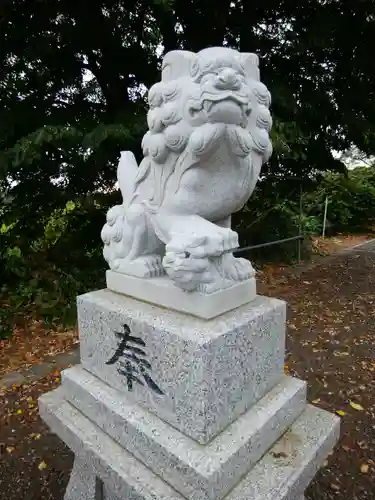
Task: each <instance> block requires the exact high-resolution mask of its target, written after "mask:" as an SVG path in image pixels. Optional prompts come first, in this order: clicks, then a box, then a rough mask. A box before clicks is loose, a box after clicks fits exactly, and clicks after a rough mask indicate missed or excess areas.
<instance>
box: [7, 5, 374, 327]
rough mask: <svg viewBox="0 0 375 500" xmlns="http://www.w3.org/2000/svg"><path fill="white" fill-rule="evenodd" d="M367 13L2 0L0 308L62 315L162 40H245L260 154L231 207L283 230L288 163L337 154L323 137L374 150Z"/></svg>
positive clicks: (304, 175)
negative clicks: (266, 142)
mask: <svg viewBox="0 0 375 500" xmlns="http://www.w3.org/2000/svg"><path fill="white" fill-rule="evenodd" d="M374 27H375V16H374V11H373V2H372V0H304V1H303V2H295V1H294V0H293V1H292V0H262V1H260V0H251V1H250V0H234V1H233V0H215V1H214V0H147V1H146V0H136V1H133V2H127V1H125V0H79V1H76V2H72V1H70V0H3V1H2V2H1V5H0V102H1V107H0V197H1V198H0V201H1V207H0V216H1V234H0V237H1V248H0V259H1V262H0V268H1V276H0V279H1V283H2V285H3V292H4V293H5V294H6V296H7V299H6V300H7V304H8V305H9V300H11V302H12V307H11V308H7V307H3V308H2V312H1V313H0V314H2V315H3V317H5V316H7V317H12V318H13V317H14V314H13V311H14V310H17V311H19V312H20V313H21V314H22V315H24V314H25V313H26V312H27V310H28V309H27V308H28V307H30V306H31V307H33V308H35V306H36V307H37V309H38V311H39V312H41V313H42V314H43V315H44V316H45V317H49V318H50V319H51V320H53V319H54V318H55V317H59V318H60V319H61V318H62V316H66V317H70V312H72V311H74V306H72V305H71V297H72V296H74V294H75V293H79V292H80V291H82V290H84V289H85V288H87V287H93V286H100V285H101V280H102V278H103V272H102V271H103V268H104V263H103V260H102V258H101V255H100V240H99V233H100V227H101V225H102V224H103V220H104V212H105V210H106V208H107V207H108V205H110V204H113V201H114V199H116V197H117V193H116V192H113V191H112V187H113V185H114V182H115V167H116V162H117V159H118V157H119V152H120V151H121V150H122V149H131V150H133V151H134V152H135V153H136V154H137V155H138V156H139V154H140V139H141V137H142V134H143V133H144V131H145V129H146V124H145V109H146V99H145V90H146V89H147V87H149V86H150V84H152V83H153V82H155V81H157V80H158V78H159V71H160V57H161V55H162V52H163V50H164V51H169V50H172V49H176V48H184V49H189V50H199V49H201V48H203V47H206V46H209V45H222V44H225V45H228V46H231V47H235V48H238V49H240V50H242V51H253V52H256V53H258V54H259V55H260V58H261V73H262V79H263V80H264V82H265V83H266V84H267V85H268V86H269V88H270V90H271V92H272V95H273V107H272V113H273V116H274V120H275V124H274V128H273V132H272V134H273V142H274V147H275V154H274V155H273V157H272V159H271V161H270V162H269V164H268V165H267V166H266V167H265V169H264V173H265V176H264V179H263V181H262V185H261V187H260V188H259V190H258V194H257V196H256V197H255V199H254V200H253V201H251V202H250V205H249V207H248V209H247V211H245V212H243V213H242V214H240V215H239V216H238V217H237V223H238V224H239V229H240V230H241V231H242V233H243V241H248V240H250V239H251V240H252V241H258V240H260V241H264V240H266V239H267V238H268V236H267V234H266V228H267V227H269V228H270V229H269V231H270V235H279V234H278V233H277V231H278V232H279V233H280V235H281V236H285V233H286V232H293V231H294V230H295V228H296V225H297V226H298V224H299V223H300V221H298V222H296V219H295V216H294V215H293V216H292V217H289V216H287V215H286V212H285V211H284V208H282V209H281V208H278V209H276V208H275V206H277V207H278V206H279V199H285V198H287V197H288V193H290V192H291V191H293V190H294V189H295V185H296V183H297V184H298V186H299V184H300V181H299V180H298V181H296V179H302V181H301V182H302V184H303V190H304V191H309V190H310V185H311V183H314V179H315V178H316V174H317V173H318V172H322V171H327V170H329V171H336V172H339V171H340V170H342V167H343V165H342V164H341V162H340V161H338V160H335V159H334V158H333V156H332V153H331V152H332V150H336V151H343V150H345V149H347V148H348V147H349V146H351V145H353V144H354V145H355V146H357V147H358V148H359V149H360V150H361V151H362V152H364V154H367V155H371V154H374V152H375V134H374V132H375V99H374V90H375V65H374V58H373V54H372V53H371V51H370V50H369V47H371V46H372V44H373V40H374V35H375V29H374ZM335 179H336V178H335V177H332V178H325V184H324V185H325V186H326V187H325V188H323V187H322V188H321V191H320V193H321V194H320V195H319V196H320V197H321V198H324V192H323V191H324V189H326V190H329V189H330V188H329V183H330V182H331V181H332V182H336V181H335ZM346 182H347V181H345V182H344V181H342V187H341V188H340V189H341V191H340V192H341V194H342V204H344V205H345V204H346V203H347V198H345V196H348V197H349V198H350V197H351V194H353V192H352V191H350V189H351V188H350V187H348V185H347V184H346ZM298 189H299V187H297V191H296V192H297V193H298ZM314 189H315V187H314ZM340 189H339V190H340ZM344 192H346V195H344ZM349 192H350V193H351V194H348V193H349ZM356 196H357V197H358V199H359V198H360V199H361V202H360V206H361V207H363V210H364V211H366V203H367V202H366V198H365V196H364V195H362V194H361V193H359V192H358V193H356ZM291 198H292V199H291V200H290V202H291V203H292V204H293V206H294V208H295V206H298V203H299V202H298V195H297V196H296V198H295V200H294V198H293V196H292V197H291ZM344 198H345V199H344ZM350 199H351V198H350ZM319 200H320V198H319ZM367 201H368V200H367ZM331 206H333V205H331ZM272 207H273V209H272V210H271V211H270V209H271V208H272ZM288 210H289V209H288ZM358 210H360V209H358ZM264 213H267V214H270V215H267V216H264ZM276 213H279V216H278V217H276V215H275V214H276ZM333 213H334V212H333V210H332V214H333ZM336 213H337V215H336V216H335V217H336V218H335V219H334V218H333V215H332V222H333V223H334V224H336V223H337V224H338V222H337V221H338V217H339V216H340V213H343V211H342V209H341V208H338V207H337V210H336ZM262 214H263V215H262ZM362 215H363V213H362ZM259 216H261V219H262V225H261V226H260V225H259V224H258V225H257V223H256V222H254V220H257V218H259ZM312 216H314V213H313V212H312ZM254 217H255V219H254ZM266 221H267V224H266V223H265V222H266ZM309 224H310V225H311V219H310V222H309V223H308V224H307V226H308V225H309ZM340 224H341V222H340ZM250 226H251V227H250ZM307 226H306V227H307ZM10 290H11V291H12V293H11V294H9V291H10ZM9 297H10V298H9ZM67 297H68V298H67ZM9 311H11V312H9ZM0 321H1V316H0ZM3 323H4V322H3ZM4 324H5V323H4Z"/></svg>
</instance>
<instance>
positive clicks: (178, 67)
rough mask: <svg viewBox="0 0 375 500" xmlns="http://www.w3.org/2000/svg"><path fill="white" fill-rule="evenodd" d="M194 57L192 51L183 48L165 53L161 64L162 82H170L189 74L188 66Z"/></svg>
mask: <svg viewBox="0 0 375 500" xmlns="http://www.w3.org/2000/svg"><path fill="white" fill-rule="evenodd" d="M195 59H196V55H195V54H194V52H188V51H185V50H172V51H171V52H168V53H167V54H165V56H164V58H163V64H162V73H161V79H162V81H163V82H170V81H171V80H176V78H181V77H183V76H188V75H190V68H191V66H192V64H193V61H194V60H195Z"/></svg>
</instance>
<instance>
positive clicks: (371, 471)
mask: <svg viewBox="0 0 375 500" xmlns="http://www.w3.org/2000/svg"><path fill="white" fill-rule="evenodd" d="M374 266H375V244H374V245H372V246H371V245H370V246H369V247H368V249H367V250H365V249H363V248H362V249H358V250H354V251H353V252H351V253H350V254H344V255H338V256H336V257H335V258H334V259H332V257H328V258H327V259H326V260H323V261H321V262H320V264H319V265H317V266H316V267H313V268H307V269H306V270H305V271H302V272H301V270H300V269H298V272H296V273H294V274H293V273H291V272H290V269H289V270H284V271H280V270H279V271H278V273H275V279H274V280H273V279H272V277H271V278H270V276H269V274H267V279H264V280H263V284H261V287H260V288H261V289H260V292H261V293H264V294H266V295H272V296H274V297H279V298H283V299H285V300H287V302H288V304H289V317H288V342H287V359H286V370H287V372H289V373H290V374H291V375H295V376H297V377H299V378H302V379H305V380H307V381H308V384H309V394H308V395H309V400H310V402H313V404H315V405H317V406H320V407H321V408H325V409H327V410H328V411H331V412H336V413H337V414H339V415H340V416H341V418H342V430H341V440H340V443H339V445H338V446H337V448H336V449H335V452H334V453H333V455H332V456H330V457H329V459H328V461H327V463H326V464H325V467H324V468H323V469H322V470H321V471H320V472H319V473H318V475H317V476H316V479H315V481H314V482H313V484H312V485H311V486H310V488H309V489H308V491H307V494H306V498H307V499H308V500H375V379H374V375H375V326H374V318H375V267H374ZM59 382H60V377H59V373H58V372H55V373H53V374H50V375H49V376H48V377H46V378H44V379H42V380H41V381H39V382H36V383H33V384H31V385H28V386H22V387H13V388H12V389H10V390H3V392H0V500H20V499H23V500H39V499H40V500H62V499H63V494H64V489H65V487H66V484H67V481H68V476H69V473H70V469H71V466H72V455H71V453H70V452H69V450H67V448H66V447H65V446H64V445H63V444H62V443H61V441H60V440H59V439H58V438H57V437H55V436H54V435H52V434H50V433H49V431H48V429H47V428H46V427H45V426H44V424H43V423H42V422H41V421H40V419H39V417H38V410H37V405H36V400H37V398H38V396H39V395H40V394H42V393H43V392H46V391H48V390H50V389H51V388H52V387H55V386H57V385H58V384H59ZM0 391H1V389H0Z"/></svg>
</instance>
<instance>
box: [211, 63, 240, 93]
mask: <svg viewBox="0 0 375 500" xmlns="http://www.w3.org/2000/svg"><path fill="white" fill-rule="evenodd" d="M240 86H241V84H240V82H239V80H238V77H237V74H236V72H235V71H234V70H233V69H231V68H225V69H223V70H221V71H220V73H219V74H218V75H217V81H216V87H217V88H219V89H221V90H238V89H239V88H240Z"/></svg>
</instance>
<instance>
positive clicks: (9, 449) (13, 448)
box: [6, 446, 15, 453]
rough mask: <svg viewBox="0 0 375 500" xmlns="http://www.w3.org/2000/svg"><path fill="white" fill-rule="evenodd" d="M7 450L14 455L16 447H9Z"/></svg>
mask: <svg viewBox="0 0 375 500" xmlns="http://www.w3.org/2000/svg"><path fill="white" fill-rule="evenodd" d="M6 450H7V452H8V453H13V452H14V450H15V447H14V446H7V447H6Z"/></svg>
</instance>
